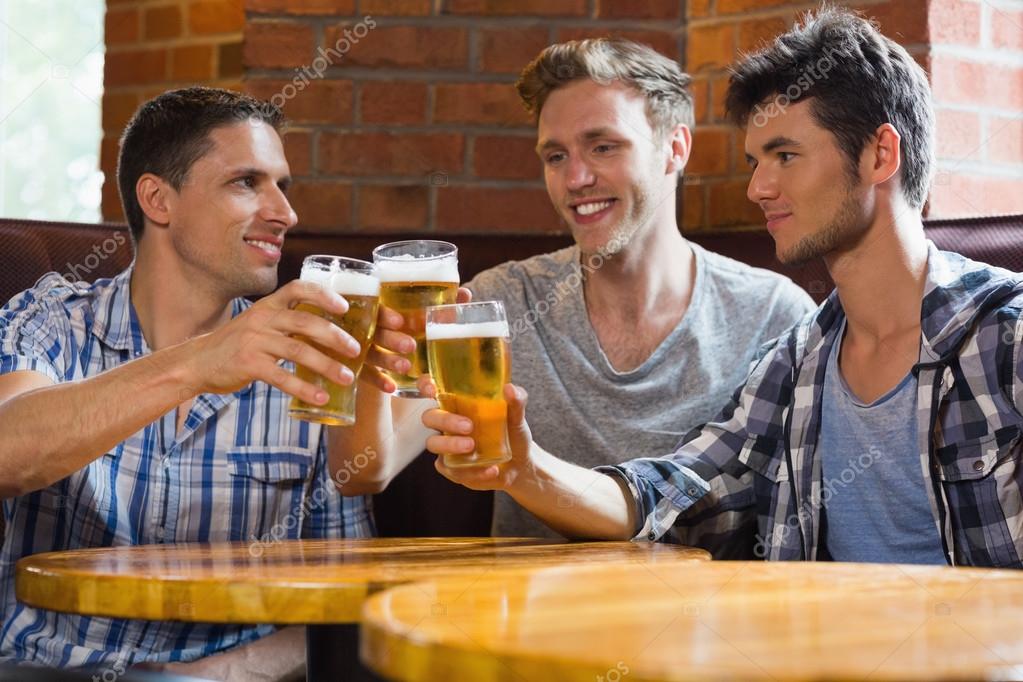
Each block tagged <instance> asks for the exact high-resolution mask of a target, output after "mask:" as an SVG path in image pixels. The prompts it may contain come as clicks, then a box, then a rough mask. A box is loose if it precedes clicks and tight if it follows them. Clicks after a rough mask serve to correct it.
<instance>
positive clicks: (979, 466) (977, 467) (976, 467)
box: [973, 459, 984, 471]
mask: <svg viewBox="0 0 1023 682" xmlns="http://www.w3.org/2000/svg"><path fill="white" fill-rule="evenodd" d="M973 470H974V471H983V470H984V460H982V459H978V460H977V461H976V462H974V463H973Z"/></svg>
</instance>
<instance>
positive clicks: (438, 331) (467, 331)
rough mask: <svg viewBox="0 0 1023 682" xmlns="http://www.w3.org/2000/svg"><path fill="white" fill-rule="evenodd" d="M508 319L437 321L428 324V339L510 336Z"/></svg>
mask: <svg viewBox="0 0 1023 682" xmlns="http://www.w3.org/2000/svg"><path fill="white" fill-rule="evenodd" d="M509 336H510V334H509V333H508V321H507V320H497V321H495V322H464V323H461V324H439V323H436V322H433V323H429V322H428V323H427V324H426V340H427V341H440V340H442V339H490V338H508V337H509Z"/></svg>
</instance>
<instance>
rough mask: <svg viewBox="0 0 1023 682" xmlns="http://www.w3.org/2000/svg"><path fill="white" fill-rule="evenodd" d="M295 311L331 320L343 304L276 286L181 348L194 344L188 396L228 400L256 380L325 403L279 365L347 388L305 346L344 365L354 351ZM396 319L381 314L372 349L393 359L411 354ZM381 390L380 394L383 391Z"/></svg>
mask: <svg viewBox="0 0 1023 682" xmlns="http://www.w3.org/2000/svg"><path fill="white" fill-rule="evenodd" d="M299 303H308V304H311V305H315V306H317V307H319V308H321V309H323V310H325V311H327V312H329V313H332V314H335V315H338V316H340V315H343V314H344V313H346V312H347V311H348V302H347V301H346V300H345V299H344V298H343V297H342V296H340V295H338V294H336V293H334V292H332V291H329V290H327V289H324V288H323V287H321V286H319V285H317V284H314V283H311V282H303V281H301V280H295V281H293V282H290V283H288V284H286V285H284V286H283V287H281V288H280V289H278V290H277V291H276V292H274V293H273V294H270V295H269V296H266V297H264V298H262V299H260V300H259V301H257V302H256V303H255V304H253V305H252V307H251V308H249V309H248V310H246V311H245V312H243V313H241V314H240V315H238V316H237V317H235V318H234V319H232V320H231V321H230V322H228V323H227V324H226V325H224V326H223V327H221V328H219V329H217V330H216V331H214V332H211V333H209V334H206V335H204V336H200V337H198V338H196V339H193V340H192V341H190V342H189V343H191V344H194V346H193V347H192V348H191V349H190V350H192V351H193V352H192V353H190V359H191V360H192V363H191V365H192V367H191V376H192V377H194V381H192V382H191V383H192V386H191V387H192V388H193V389H194V393H195V394H198V393H203V392H209V393H231V392H234V391H237V390H239V389H241V388H242V387H244V386H246V385H248V384H250V383H252V382H253V381H257V380H258V381H265V382H266V383H268V384H270V385H271V386H275V387H277V388H279V389H280V390H282V391H284V392H285V393H287V394H289V395H292V396H295V397H297V398H299V399H301V400H304V401H306V402H308V403H311V404H314V405H322V404H324V403H326V402H327V393H326V392H325V391H323V390H322V389H320V388H318V387H316V386H314V385H313V384H310V383H309V382H306V381H302V380H301V379H299V378H298V377H296V376H295V375H294V374H293V373H292V372H290V371H288V370H287V369H285V368H284V367H282V366H281V365H280V361H282V360H290V361H292V362H293V363H295V364H300V365H303V366H305V367H308V368H309V369H311V370H313V371H314V372H316V373H317V374H320V375H322V376H324V377H326V378H327V379H328V380H330V381H333V382H334V383H336V384H340V385H342V386H346V385H348V384H351V383H352V382H353V381H354V380H355V376H354V375H353V374H352V371H351V370H350V369H348V368H347V367H345V366H344V365H343V364H341V363H340V362H338V361H336V360H334V359H333V358H331V357H329V356H327V355H326V354H325V353H323V352H321V351H319V350H318V349H317V348H315V347H314V346H313V345H312V343H310V341H311V342H314V343H316V344H319V345H320V346H324V347H327V348H335V349H337V351H338V353H339V354H340V355H343V356H347V357H350V358H356V357H358V355H359V352H360V350H361V349H360V346H359V343H358V342H357V341H356V340H355V339H354V338H352V336H351V335H350V334H348V333H347V332H345V331H344V330H342V329H341V328H340V327H338V326H337V325H335V324H332V323H331V322H329V321H328V320H326V319H324V318H322V317H319V316H317V315H314V314H312V313H308V312H304V311H300V310H294V307H295V306H296V305H298V304H299ZM400 318H401V316H400V315H398V314H397V313H395V312H394V311H390V310H387V309H384V310H383V311H382V312H381V322H382V329H381V330H380V331H379V332H378V333H377V336H376V342H377V344H378V345H382V346H383V347H385V348H386V347H389V346H390V347H393V348H394V349H396V350H400V351H401V352H405V351H404V349H406V348H409V347H412V348H414V347H415V342H414V341H413V340H412V339H411V337H408V336H406V335H404V334H400V333H398V332H397V331H395V327H400V325H401V319H400ZM296 337H302V338H296ZM373 357H374V359H375V360H376V361H377V362H380V363H382V364H383V365H384V366H387V367H389V368H390V367H392V366H400V360H401V358H398V357H394V358H382V357H379V356H378V355H374V356H373ZM371 374H373V373H371ZM374 377H375V374H374ZM378 385H380V384H378ZM381 388H382V390H387V388H386V385H382V386H381ZM392 390H393V389H392Z"/></svg>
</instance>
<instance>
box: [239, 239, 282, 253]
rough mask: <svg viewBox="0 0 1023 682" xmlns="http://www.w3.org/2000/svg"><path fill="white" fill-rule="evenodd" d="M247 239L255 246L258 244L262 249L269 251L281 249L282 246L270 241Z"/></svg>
mask: <svg viewBox="0 0 1023 682" xmlns="http://www.w3.org/2000/svg"><path fill="white" fill-rule="evenodd" d="M245 241H247V242H248V243H249V244H252V245H253V246H258V247H259V248H261V249H266V250H267V251H280V250H281V247H279V246H277V245H276V244H271V243H270V242H264V241H257V240H255V239H246V240H245Z"/></svg>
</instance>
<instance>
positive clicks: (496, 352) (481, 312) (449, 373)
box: [426, 301, 511, 467]
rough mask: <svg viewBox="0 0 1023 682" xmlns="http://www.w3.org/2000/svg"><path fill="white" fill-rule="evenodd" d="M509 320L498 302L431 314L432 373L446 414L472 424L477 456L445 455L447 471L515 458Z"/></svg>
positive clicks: (435, 310) (428, 337)
mask: <svg viewBox="0 0 1023 682" xmlns="http://www.w3.org/2000/svg"><path fill="white" fill-rule="evenodd" d="M508 339H509V334H508V319H507V318H506V317H505V314H504V306H503V305H502V304H501V303H500V302H499V301H486V302H483V303H461V304H456V305H442V306H437V307H434V308H430V309H428V310H427V311H426V345H427V348H428V351H429V356H430V374H431V375H432V377H433V380H434V382H435V383H436V384H437V398H438V400H440V406H441V408H442V409H444V410H446V411H448V412H454V413H456V414H460V415H462V416H463V417H468V418H469V419H471V420H472V422H473V432H472V438H473V439H474V440H475V441H476V451H475V452H473V453H472V454H468V455H461V454H457V455H454V454H446V455H443V461H444V465H445V466H448V467H473V466H489V465H491V464H500V463H501V462H507V461H508V460H509V459H511V446H510V445H509V444H508V403H507V401H505V399H504V385H505V384H506V383H508V380H509V378H510V376H511V352H510V350H509V348H508Z"/></svg>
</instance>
